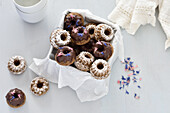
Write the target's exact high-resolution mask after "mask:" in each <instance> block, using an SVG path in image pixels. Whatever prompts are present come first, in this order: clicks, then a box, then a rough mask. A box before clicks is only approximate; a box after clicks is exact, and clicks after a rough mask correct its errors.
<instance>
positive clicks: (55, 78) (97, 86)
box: [29, 9, 124, 102]
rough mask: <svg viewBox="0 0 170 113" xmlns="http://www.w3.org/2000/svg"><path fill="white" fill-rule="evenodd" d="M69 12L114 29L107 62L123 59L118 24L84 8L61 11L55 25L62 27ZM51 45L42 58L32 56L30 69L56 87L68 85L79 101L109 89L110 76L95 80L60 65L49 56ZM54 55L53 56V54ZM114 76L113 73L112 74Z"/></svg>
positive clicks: (89, 98) (102, 93)
mask: <svg viewBox="0 0 170 113" xmlns="http://www.w3.org/2000/svg"><path fill="white" fill-rule="evenodd" d="M69 12H77V13H80V14H81V15H82V16H83V17H84V18H85V21H86V22H90V23H105V24H108V25H110V26H112V27H113V29H115V30H116V32H115V37H114V39H113V41H112V42H111V43H112V45H113V47H114V53H113V55H112V57H111V58H110V59H109V61H108V62H109V64H110V66H111V67H112V65H113V63H114V62H115V60H116V59H117V58H118V57H119V59H120V60H122V61H123V59H124V45H123V37H122V35H121V31H120V28H119V26H118V25H115V24H113V23H111V22H109V21H107V20H105V19H103V18H100V17H98V16H95V15H93V14H92V13H91V12H90V11H89V10H85V9H68V10H66V11H64V12H63V15H62V17H61V21H60V23H59V25H57V26H56V27H60V28H63V24H64V17H65V15H66V14H67V13H69ZM52 51H53V47H52V46H51V48H50V50H49V53H48V55H47V57H46V58H44V59H37V58H33V63H32V64H31V65H30V67H29V68H30V69H31V70H32V71H33V72H35V73H36V74H37V75H39V76H43V77H45V78H46V79H47V80H49V81H50V82H53V83H57V84H58V88H62V87H65V86H69V87H70V88H72V89H73V90H75V91H76V93H77V96H78V98H79V99H80V101H81V102H85V101H93V100H97V99H99V98H101V97H103V96H105V95H107V93H108V91H109V80H110V77H111V76H109V77H108V78H106V79H103V80H97V79H95V78H93V77H92V76H91V74H90V73H88V72H83V71H80V70H78V69H77V68H75V67H72V66H61V65H59V64H58V63H57V62H56V61H55V60H53V59H52V58H51V57H52V56H53V54H52ZM53 57H54V56H53ZM112 76H114V75H112Z"/></svg>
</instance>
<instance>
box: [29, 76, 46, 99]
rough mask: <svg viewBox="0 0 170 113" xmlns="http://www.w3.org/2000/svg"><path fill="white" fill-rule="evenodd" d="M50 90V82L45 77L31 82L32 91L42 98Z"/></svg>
mask: <svg viewBox="0 0 170 113" xmlns="http://www.w3.org/2000/svg"><path fill="white" fill-rule="evenodd" d="M48 89H49V83H48V81H47V80H46V79H45V78H43V77H36V78H34V79H33V80H32V81H31V91H32V92H33V94H34V95H37V96H41V95H43V94H45V93H46V92H47V91H48Z"/></svg>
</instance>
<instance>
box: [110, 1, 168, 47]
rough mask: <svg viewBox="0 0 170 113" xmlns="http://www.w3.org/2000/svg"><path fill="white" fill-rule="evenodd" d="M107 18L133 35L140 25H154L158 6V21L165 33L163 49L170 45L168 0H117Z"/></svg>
mask: <svg viewBox="0 0 170 113" xmlns="http://www.w3.org/2000/svg"><path fill="white" fill-rule="evenodd" d="M116 3H117V6H116V7H115V8H114V9H113V11H112V12H111V13H110V14H109V16H108V19H109V20H110V21H112V22H113V23H116V24H118V25H119V26H121V27H122V28H124V29H126V31H127V32H128V33H129V34H132V35H134V34H135V33H136V31H137V30H138V28H139V27H140V25H145V24H151V25H152V26H155V23H156V18H155V9H156V7H157V6H159V18H158V19H159V21H160V23H161V25H162V28H163V30H164V32H165V33H166V35H167V40H166V42H165V49H167V48H169V47H170V0H117V1H116Z"/></svg>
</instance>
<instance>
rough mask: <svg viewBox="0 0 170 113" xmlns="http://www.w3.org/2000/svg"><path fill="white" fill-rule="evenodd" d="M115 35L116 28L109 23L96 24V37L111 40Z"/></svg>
mask: <svg viewBox="0 0 170 113" xmlns="http://www.w3.org/2000/svg"><path fill="white" fill-rule="evenodd" d="M113 37H114V30H113V28H112V27H111V26H109V25H107V24H99V25H97V26H96V30H95V39H96V40H104V41H111V40H112V39H113Z"/></svg>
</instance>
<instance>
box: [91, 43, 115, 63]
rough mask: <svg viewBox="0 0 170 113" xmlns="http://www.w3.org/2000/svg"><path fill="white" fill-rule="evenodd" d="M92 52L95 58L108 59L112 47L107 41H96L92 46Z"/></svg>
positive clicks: (111, 52)
mask: <svg viewBox="0 0 170 113" xmlns="http://www.w3.org/2000/svg"><path fill="white" fill-rule="evenodd" d="M93 54H94V56H95V57H96V58H100V59H104V60H108V59H109V58H110V57H111V56H112V54H113V47H112V45H111V44H110V43H108V42H104V41H98V42H97V43H96V44H95V46H94V52H93Z"/></svg>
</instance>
